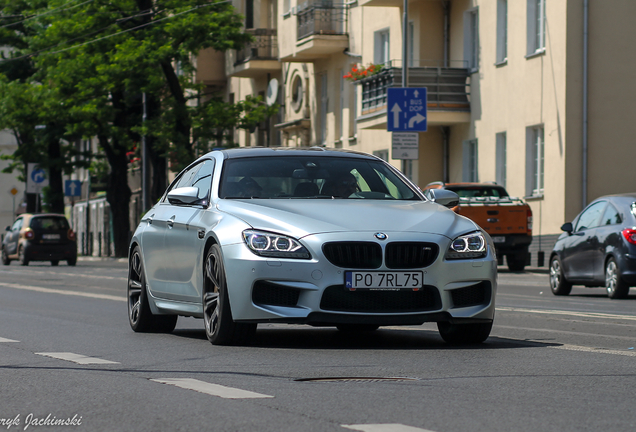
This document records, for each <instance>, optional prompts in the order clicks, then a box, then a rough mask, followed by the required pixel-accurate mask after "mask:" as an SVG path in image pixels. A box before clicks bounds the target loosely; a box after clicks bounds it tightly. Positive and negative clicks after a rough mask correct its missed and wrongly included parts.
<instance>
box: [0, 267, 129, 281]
mask: <svg viewBox="0 0 636 432" xmlns="http://www.w3.org/2000/svg"><path fill="white" fill-rule="evenodd" d="M34 272H35V270H34V271H33V272H22V271H15V270H12V271H8V270H0V273H11V274H14V275H15V274H29V275H32V274H33V273H34ZM38 273H39V274H49V275H55V276H71V277H84V278H91V279H113V280H123V281H125V280H127V278H125V277H122V276H104V275H96V274H85V273H61V272H54V271H38Z"/></svg>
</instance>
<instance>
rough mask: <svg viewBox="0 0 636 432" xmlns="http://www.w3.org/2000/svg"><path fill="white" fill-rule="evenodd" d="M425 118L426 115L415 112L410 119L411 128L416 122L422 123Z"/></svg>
mask: <svg viewBox="0 0 636 432" xmlns="http://www.w3.org/2000/svg"><path fill="white" fill-rule="evenodd" d="M424 120H426V117H424V116H423V115H422V114H420V113H417V114H415V115H414V116H413V117H411V119H410V120H409V128H410V129H413V126H415V123H422V122H423V121H424Z"/></svg>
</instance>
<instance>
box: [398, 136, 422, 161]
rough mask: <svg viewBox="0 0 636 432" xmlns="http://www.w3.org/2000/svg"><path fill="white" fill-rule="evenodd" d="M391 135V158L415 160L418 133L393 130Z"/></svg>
mask: <svg viewBox="0 0 636 432" xmlns="http://www.w3.org/2000/svg"><path fill="white" fill-rule="evenodd" d="M391 135H392V142H393V146H392V149H391V150H392V151H391V157H392V158H393V159H405V160H406V159H412V160H417V159H418V158H419V147H420V134H419V133H418V132H393V133H392V134H391Z"/></svg>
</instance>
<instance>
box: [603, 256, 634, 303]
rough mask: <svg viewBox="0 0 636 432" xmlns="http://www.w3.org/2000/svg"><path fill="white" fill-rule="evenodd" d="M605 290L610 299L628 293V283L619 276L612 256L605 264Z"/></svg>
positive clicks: (619, 273) (622, 297) (621, 297)
mask: <svg viewBox="0 0 636 432" xmlns="http://www.w3.org/2000/svg"><path fill="white" fill-rule="evenodd" d="M605 290H606V291H607V296H608V297H609V298H611V299H624V298H626V297H627V294H628V293H629V285H627V284H626V283H625V282H624V281H623V279H622V278H621V272H620V270H619V268H618V264H617V263H616V260H615V259H614V258H610V259H609V260H607V264H605Z"/></svg>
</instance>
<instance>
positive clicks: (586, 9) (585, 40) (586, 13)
mask: <svg viewBox="0 0 636 432" xmlns="http://www.w3.org/2000/svg"><path fill="white" fill-rule="evenodd" d="M588 23H589V0H583V161H582V164H583V166H582V172H583V178H582V183H583V184H582V187H581V189H582V191H581V192H582V204H583V206H582V207H581V208H582V209H583V208H585V206H586V205H587V150H588V148H587V123H588V118H587V102H588V100H587V99H588V92H587V72H588V71H587V55H588Z"/></svg>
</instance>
